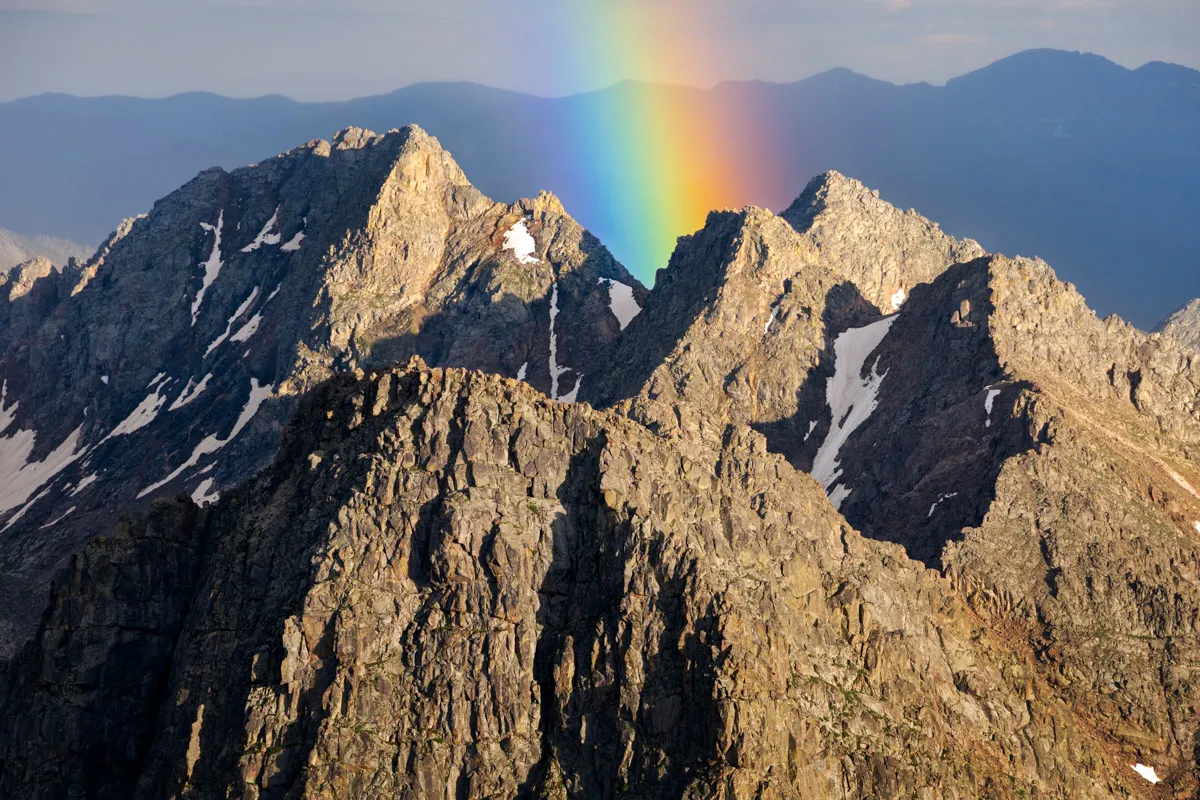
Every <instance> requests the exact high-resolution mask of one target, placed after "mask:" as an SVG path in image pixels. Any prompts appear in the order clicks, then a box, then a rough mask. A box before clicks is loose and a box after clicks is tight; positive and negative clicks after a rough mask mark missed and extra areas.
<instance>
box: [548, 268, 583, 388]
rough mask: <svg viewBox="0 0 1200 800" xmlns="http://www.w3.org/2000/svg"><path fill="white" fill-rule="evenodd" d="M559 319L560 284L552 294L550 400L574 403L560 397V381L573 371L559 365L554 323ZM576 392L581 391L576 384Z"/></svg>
mask: <svg viewBox="0 0 1200 800" xmlns="http://www.w3.org/2000/svg"><path fill="white" fill-rule="evenodd" d="M557 319H558V283H557V282H556V283H555V284H554V290H553V291H551V292H550V399H551V400H564V401H565V402H574V400H571V401H566V398H560V397H559V396H558V379H559V378H560V377H562V376H563V375H565V374H566V373H568V372H570V371H571V368H570V367H560V366H559V365H558V335H557V334H556V333H555V332H554V321H555V320H557ZM575 390H576V391H578V390H579V384H578V383H576V384H575Z"/></svg>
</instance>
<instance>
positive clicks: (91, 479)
mask: <svg viewBox="0 0 1200 800" xmlns="http://www.w3.org/2000/svg"><path fill="white" fill-rule="evenodd" d="M98 480H100V478H99V476H97V475H95V474H94V473H93V474H88V475H85V476H84V477H83V480H81V481H80V482H79V484H78V485H77V486H76V487H75V488H74V489H72V490H71V497H74V496H75V495H77V494H79V493H80V492H82V491H83V490H84V489H86V488H87V487H89V486H91V485H92V484H93V483H95V482H96V481H98Z"/></svg>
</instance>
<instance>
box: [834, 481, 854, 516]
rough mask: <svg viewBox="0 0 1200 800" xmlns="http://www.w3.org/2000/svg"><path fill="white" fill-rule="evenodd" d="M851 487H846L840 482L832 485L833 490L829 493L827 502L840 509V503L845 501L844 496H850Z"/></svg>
mask: <svg viewBox="0 0 1200 800" xmlns="http://www.w3.org/2000/svg"><path fill="white" fill-rule="evenodd" d="M853 491H854V490H853V489H848V488H847V487H845V486H843V485H842V484H840V483H839V484H838V485H837V486H835V487H833V491H832V492H830V493H829V502H831V503H833V507H834V508H835V509H837V510H838V511H841V510H842V503H844V502H846V498H847V497H849V496H850V493H851V492H853Z"/></svg>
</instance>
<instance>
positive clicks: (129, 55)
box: [0, 0, 1200, 101]
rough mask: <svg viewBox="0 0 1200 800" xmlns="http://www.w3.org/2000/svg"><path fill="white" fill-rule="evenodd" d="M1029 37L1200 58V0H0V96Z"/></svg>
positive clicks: (939, 61)
mask: <svg viewBox="0 0 1200 800" xmlns="http://www.w3.org/2000/svg"><path fill="white" fill-rule="evenodd" d="M630 28H638V29H639V34H638V40H639V41H642V42H647V41H649V42H662V43H664V52H667V53H672V54H674V53H681V52H687V53H690V54H692V56H693V57H690V58H676V57H665V58H657V59H655V58H620V57H615V56H614V55H613V54H614V53H619V48H614V47H613V43H611V42H607V41H603V40H604V39H605V37H608V36H611V32H612V31H613V30H629V29H630ZM1033 47H1055V48H1061V49H1066V50H1084V51H1091V52H1096V53H1099V54H1101V55H1104V56H1107V57H1108V58H1110V59H1112V60H1114V61H1116V62H1118V63H1120V64H1123V65H1125V66H1127V67H1137V66H1140V65H1141V64H1143V63H1145V62H1147V61H1155V60H1160V61H1172V62H1175V63H1180V64H1185V65H1187V66H1191V67H1200V0H392V2H383V0H337V2H331V1H330V0H288V1H287V2H285V0H187V1H186V2H185V1H184V0H0V101H3V100H10V99H13V98H16V97H24V96H28V95H32V94H40V93H43V92H68V93H72V94H81V95H102V94H128V95H137V96H143V97H159V96H165V95H169V94H173V93H177V92H182V91H192V90H206V91H212V92H217V93H220V94H226V95H231V96H235V97H252V96H258V95H263V94H285V95H288V96H290V97H293V98H296V99H298V100H340V99H349V98H352V97H358V96H363V95H368V94H376V93H383V92H387V91H390V90H392V89H396V88H399V87H401V86H405V85H408V84H412V83H416V82H421V81H431V80H470V81H475V82H478V83H484V84H488V85H491V86H497V87H501V88H508V89H516V90H520V91H524V92H530V93H533V94H540V95H551V96H558V95H564V94H571V93H575V92H580V91H587V90H591V89H597V88H601V87H603V86H607V85H610V84H613V83H616V82H618V81H621V80H629V79H632V80H643V81H657V82H667V83H676V84H684V85H689V86H702V87H703V86H711V85H713V84H716V83H719V82H721V81H723V80H746V79H761V80H769V81H781V82H782V81H793V80H799V79H801V78H804V77H807V76H809V75H812V74H815V73H817V72H821V71H823V70H826V69H829V68H832V67H837V66H841V67H849V68H851V69H854V70H856V71H858V72H862V73H864V74H867V75H870V76H872V77H876V78H881V79H884V80H889V81H892V82H896V83H908V82H916V81H929V82H931V83H941V82H943V81H945V80H946V79H948V78H951V77H954V76H956V75H960V74H963V73H965V72H968V71H970V70H972V69H975V68H978V67H981V66H984V65H986V64H988V63H990V62H992V61H995V60H996V59H998V58H1002V57H1004V56H1006V55H1009V54H1011V53H1014V52H1017V51H1019V50H1024V49H1028V48H1033ZM580 48H595V49H596V50H597V52H603V53H606V54H608V55H607V57H604V58H580V57H579V55H578V53H577V52H576V51H577V50H579V49H580Z"/></svg>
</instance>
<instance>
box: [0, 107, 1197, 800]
mask: <svg viewBox="0 0 1200 800" xmlns="http://www.w3.org/2000/svg"><path fill="white" fill-rule="evenodd" d="M37 264H38V262H33V263H31V264H27V265H24V266H22V267H21V268H20V271H19V273H16V274H17V276H18V277H19V278H20V281H19V282H12V283H11V286H9V287H8V291H5V287H3V286H0V340H2V342H3V348H2V351H0V352H3V354H4V355H3V357H2V358H0V376H2V381H3V382H2V383H0V387H2V388H0V526H2V527H3V531H2V532H0V609H2V611H0V613H2V615H3V623H4V625H5V626H6V627H5V629H4V632H3V633H4V642H5V645H6V647H7V651H6V657H7V658H8V660H7V661H5V662H3V663H2V664H0V795H3V796H20V797H29V798H58V797H97V798H101V797H103V798H126V797H136V798H157V797H184V796H186V797H198V798H208V797H213V798H215V797H229V796H239V797H256V798H266V797H312V798H318V797H320V798H333V797H377V796H379V797H382V796H406V797H438V798H484V797H510V798H524V797H547V798H550V797H552V798H566V797H598V798H599V797H613V796H616V795H618V794H619V795H622V796H631V797H645V798H650V797H728V798H743V797H746V798H748V797H780V798H784V797H786V798H795V797H805V798H807V797H830V798H835V797H836V798H844V797H864V798H865V797H877V798H908V797H946V798H963V800H966V798H979V797H988V798H993V797H994V798H1029V797H1043V798H1075V797H1095V798H1122V799H1124V798H1129V797H1146V798H1157V797H1178V798H1187V797H1193V796H1195V795H1196V793H1197V792H1198V791H1200V756H1198V753H1200V746H1198V740H1197V726H1198V722H1200V673H1198V672H1197V668H1196V667H1197V664H1200V636H1198V633H1200V573H1197V567H1196V565H1197V564H1200V493H1198V491H1197V489H1196V487H1197V486H1200V417H1198V412H1197V409H1198V408H1200V354H1198V352H1197V349H1196V342H1195V341H1194V337H1191V336H1190V333H1189V332H1191V331H1192V329H1193V328H1194V325H1192V324H1191V323H1192V322H1194V320H1193V319H1192V317H1193V316H1194V314H1192V313H1191V312H1190V311H1188V310H1187V309H1185V310H1184V311H1183V312H1181V313H1180V314H1179V315H1176V317H1175V318H1173V319H1172V321H1171V323H1170V324H1167V325H1166V326H1165V327H1164V328H1163V330H1161V331H1160V332H1157V333H1152V334H1146V333H1143V332H1142V331H1140V330H1138V329H1137V328H1135V327H1134V326H1132V325H1130V324H1128V323H1126V322H1124V321H1123V320H1121V319H1119V318H1117V317H1108V318H1105V319H1101V318H1099V317H1097V316H1096V314H1095V313H1094V312H1092V311H1091V310H1090V309H1089V308H1088V306H1087V305H1086V303H1085V302H1084V300H1083V297H1082V296H1081V295H1080V294H1079V292H1078V291H1077V290H1076V288H1075V287H1074V286H1073V285H1071V284H1069V283H1064V282H1062V281H1060V280H1059V279H1058V278H1057V276H1056V275H1055V273H1054V272H1053V270H1052V269H1051V268H1050V267H1049V266H1048V265H1047V264H1046V263H1045V262H1044V261H1040V260H1031V259H1025V258H1015V259H1013V258H1007V257H1004V256H1000V255H994V254H989V253H988V252H986V251H985V248H984V247H983V246H981V245H980V244H979V243H977V242H975V241H973V240H970V239H958V238H955V237H953V236H951V235H949V234H947V233H945V232H944V231H942V230H941V228H940V227H939V226H938V225H937V224H935V223H933V222H931V221H929V220H928V219H926V218H924V217H922V216H920V215H918V214H917V213H916V212H914V211H902V210H900V209H897V208H895V207H893V206H891V205H890V204H888V203H887V202H884V201H883V200H882V199H881V198H880V196H879V193H878V192H875V191H872V190H870V189H868V188H867V187H866V186H864V185H863V184H861V183H859V182H858V181H855V180H852V179H850V178H847V177H844V176H843V175H841V174H838V173H835V172H827V173H824V174H822V175H820V176H819V177H817V178H815V179H813V180H812V181H811V182H809V183H808V185H807V187H806V188H804V190H803V192H802V193H801V194H800V195H799V196H798V197H797V198H796V199H795V200H794V202H792V203H791V205H790V206H789V207H788V208H787V210H786V211H785V212H784V213H783V214H781V215H776V214H773V213H771V212H769V211H765V210H763V209H759V208H753V207H748V208H744V209H742V210H737V211H715V212H713V213H712V214H711V215H710V216H709V218H708V220H707V223H706V224H705V226H704V227H703V228H702V229H701V230H699V231H697V232H695V233H694V234H692V235H690V236H686V237H683V238H681V239H680V241H679V243H678V247H677V248H676V251H675V253H674V255H673V256H672V258H671V262H670V264H669V266H668V267H667V268H666V269H665V270H663V271H661V272H660V274H659V277H658V280H657V281H656V283H655V286H654V288H653V289H652V290H649V291H648V290H647V289H646V288H645V287H643V286H642V285H641V284H639V283H638V281H637V280H636V279H635V278H634V277H633V276H631V275H630V274H629V273H628V272H627V271H626V270H625V268H624V267H622V266H621V264H619V263H618V262H617V261H616V260H615V259H614V258H613V257H612V256H611V255H610V253H609V252H608V251H607V250H606V249H605V247H604V246H603V245H602V244H601V243H600V241H598V240H597V239H596V238H595V237H593V236H592V235H591V234H589V233H588V232H586V231H585V230H584V229H583V228H581V227H580V226H579V225H578V224H577V223H576V222H575V221H574V220H573V219H572V218H571V217H570V216H568V215H567V213H566V211H565V209H564V207H563V204H562V203H560V202H559V200H558V199H557V198H555V197H554V196H552V195H549V194H541V195H538V196H537V197H535V198H533V199H526V200H519V201H517V202H516V203H512V204H505V203H497V202H493V201H491V200H489V199H488V198H487V197H485V196H484V195H483V194H482V193H481V192H480V191H478V190H477V189H475V188H474V187H473V186H472V185H471V183H470V182H468V180H467V177H466V175H465V174H464V172H463V171H462V170H461V169H460V168H459V167H458V165H457V163H456V162H455V160H454V159H453V158H451V156H450V155H449V153H448V152H446V151H445V150H444V149H442V147H441V145H440V144H439V143H438V141H437V140H435V139H434V138H432V137H431V136H429V135H428V134H426V133H425V132H423V131H422V130H420V129H418V128H415V127H410V128H405V129H403V130H400V131H393V132H390V133H388V134H385V135H382V136H377V135H375V134H372V133H370V132H368V131H364V130H361V129H347V130H343V131H342V132H341V133H339V134H338V135H337V136H336V137H335V138H334V139H333V140H332V142H326V141H319V140H318V141H313V142H310V143H309V144H307V145H305V146H303V147H301V148H298V149H295V150H292V151H290V152H288V153H285V154H284V155H282V156H279V157H277V158H274V159H271V160H268V161H264V162H263V163H261V164H257V165H255V166H252V167H247V168H244V169H240V170H237V171H234V172H231V173H227V172H224V171H223V170H219V169H215V170H207V171H205V172H202V173H201V174H200V175H198V176H197V177H196V178H195V179H193V180H192V181H191V182H189V183H188V184H186V185H185V186H183V187H182V188H181V189H179V190H177V191H175V192H174V193H172V194H170V195H168V196H166V197H165V198H163V199H162V200H160V201H159V202H157V203H156V204H155V205H154V207H153V209H152V210H151V211H150V213H149V214H148V215H146V216H144V217H141V218H136V219H131V220H127V221H126V222H125V223H124V224H122V226H121V227H120V228H119V229H118V231H117V232H116V233H115V234H113V235H112V236H110V237H109V238H108V239H107V240H106V241H105V243H104V244H103V245H102V246H101V247H100V249H99V250H98V251H97V253H96V254H95V255H94V256H93V257H91V258H90V259H88V260H86V261H83V262H79V261H76V262H73V263H72V264H71V265H69V266H68V267H67V268H66V269H64V270H62V271H57V270H54V269H46V268H44V265H43V266H42V267H39V266H37ZM1181 299H1183V298H1178V299H1177V300H1176V301H1175V305H1178V302H1179V300H1181ZM52 578H53V580H52Z"/></svg>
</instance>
